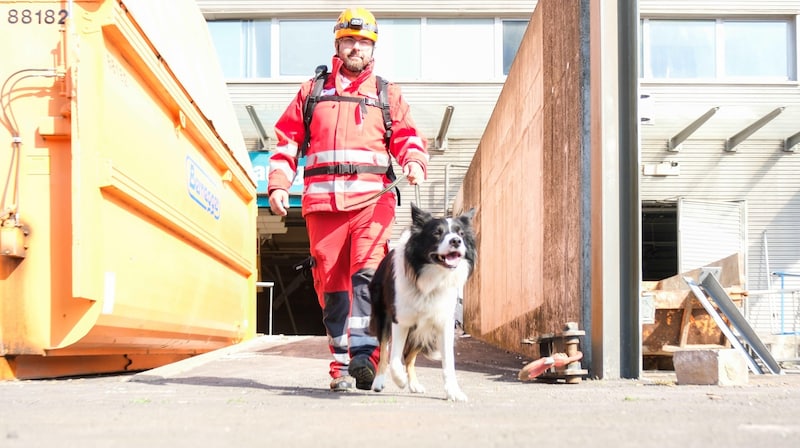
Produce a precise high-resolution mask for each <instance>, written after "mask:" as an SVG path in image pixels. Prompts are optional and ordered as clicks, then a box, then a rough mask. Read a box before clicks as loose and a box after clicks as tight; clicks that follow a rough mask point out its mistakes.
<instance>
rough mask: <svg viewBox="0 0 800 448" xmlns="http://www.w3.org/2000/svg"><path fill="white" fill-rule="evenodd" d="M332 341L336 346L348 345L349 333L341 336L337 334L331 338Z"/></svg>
mask: <svg viewBox="0 0 800 448" xmlns="http://www.w3.org/2000/svg"><path fill="white" fill-rule="evenodd" d="M329 341H330V343H331V345H332V346H334V347H347V335H346V334H343V335H341V336H337V337H335V338H333V337H332V338H330V339H329Z"/></svg>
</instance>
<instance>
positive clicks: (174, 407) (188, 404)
mask: <svg viewBox="0 0 800 448" xmlns="http://www.w3.org/2000/svg"><path fill="white" fill-rule="evenodd" d="M529 361H531V360H530V359H522V358H520V357H519V356H518V355H515V354H512V353H506V352H503V351H501V350H497V349H495V348H493V347H490V346H487V345H486V344H483V343H481V342H479V341H477V340H474V339H469V338H462V339H460V340H459V341H458V343H457V356H456V366H457V376H458V378H459V382H460V384H461V387H462V389H463V390H464V392H465V393H466V394H467V395H468V396H469V402H467V403H452V402H448V401H445V400H444V399H443V397H444V392H443V387H442V378H441V372H440V369H439V366H438V365H437V364H434V363H431V362H429V361H424V362H422V361H421V362H420V364H421V367H420V368H419V369H418V372H419V377H420V381H421V382H422V383H423V384H425V385H426V387H427V390H428V393H427V394H426V395H412V394H409V393H407V392H405V391H401V390H399V389H398V388H397V387H396V386H394V384H389V385H388V386H387V389H386V390H384V391H383V392H381V393H374V392H368V391H357V392H351V393H333V392H330V391H329V390H328V383H329V378H328V377H327V370H328V362H329V354H328V352H327V347H326V341H325V339H324V338H323V337H317V336H315V337H283V336H262V337H259V338H257V339H255V340H253V341H249V342H247V343H244V344H241V345H239V346H235V347H229V348H227V349H223V350H218V351H216V352H212V353H208V354H205V355H200V356H197V357H194V358H191V359H188V360H185V361H182V362H179V363H176V364H171V365H168V366H164V367H161V368H158V369H154V370H150V371H147V372H141V373H138V374H125V375H110V376H100V377H81V378H71V379H60V380H34V381H6V382H0V447H26V448H28V447H148V448H151V447H152V448H156V447H244V446H253V447H262V446H263V447H267V446H269V447H320V446H324V445H327V446H333V445H338V446H348V447H350V446H353V447H356V446H357V447H369V446H384V447H393V446H421V447H445V446H448V447H449V446H458V447H494V446H497V447H506V446H516V447H523V446H531V447H534V446H536V447H538V446H571V447H578V446H583V447H587V446H588V447H610V446H616V447H637V448H639V447H642V446H661V447H695V446H703V447H761V446H768V447H771V448H774V447H797V446H800V373H794V372H796V371H790V372H789V373H787V374H784V375H759V376H756V375H752V374H751V375H750V377H749V381H748V384H747V385H745V386H735V387H722V386H689V385H678V384H676V381H675V376H674V374H671V373H669V372H667V373H664V372H661V373H658V374H646V375H645V376H644V377H643V378H642V379H640V380H589V379H586V380H584V381H582V382H580V383H579V384H552V383H545V382H520V381H519V380H518V379H517V373H518V371H519V369H520V368H521V367H522V366H523V365H524V364H526V363H527V362H529Z"/></svg>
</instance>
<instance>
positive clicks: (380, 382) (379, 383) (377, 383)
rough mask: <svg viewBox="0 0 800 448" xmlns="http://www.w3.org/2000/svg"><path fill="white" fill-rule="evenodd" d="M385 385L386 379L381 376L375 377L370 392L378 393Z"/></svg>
mask: <svg viewBox="0 0 800 448" xmlns="http://www.w3.org/2000/svg"><path fill="white" fill-rule="evenodd" d="M385 385H386V377H384V376H383V375H376V376H375V379H374V380H372V390H373V391H375V392H380V391H382V390H383V388H384V387H385Z"/></svg>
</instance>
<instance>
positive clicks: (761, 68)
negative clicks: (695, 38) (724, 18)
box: [724, 22, 789, 79]
mask: <svg viewBox="0 0 800 448" xmlns="http://www.w3.org/2000/svg"><path fill="white" fill-rule="evenodd" d="M724 30H725V76H728V77H739V76H746V77H770V78H781V79H788V78H789V61H788V60H787V58H788V55H789V49H788V45H789V24H788V23H786V22H725V24H724Z"/></svg>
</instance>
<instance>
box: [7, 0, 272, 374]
mask: <svg viewBox="0 0 800 448" xmlns="http://www.w3.org/2000/svg"><path fill="white" fill-rule="evenodd" d="M192 3H193V2H192ZM0 15H2V17H0V20H2V23H3V25H2V26H0V41H2V42H4V43H5V44H4V50H3V63H2V64H0V84H2V86H3V90H2V92H1V95H2V96H1V97H0V99H1V100H2V104H1V106H2V111H0V122H2V124H3V126H0V179H2V180H3V188H2V189H0V194H2V196H0V229H2V231H0V249H2V250H0V378H2V379H11V378H44V377H55V376H64V375H77V374H89V373H105V372H115V371H122V370H141V369H146V368H151V367H156V366H158V365H162V364H165V363H168V362H172V361H175V360H178V359H182V358H185V357H188V356H192V355H195V354H198V353H202V352H206V351H210V350H213V349H217V348H220V347H223V346H226V345H230V344H233V343H236V342H239V341H242V340H245V339H248V338H251V337H253V336H254V335H255V328H256V322H255V315H256V314H255V301H256V286H255V281H256V277H257V272H256V271H257V267H256V249H257V248H256V245H257V231H256V215H257V205H256V192H255V185H254V183H253V181H252V179H251V178H250V177H249V176H248V174H247V170H246V168H244V167H243V166H242V162H240V161H239V160H238V159H236V158H235V157H234V156H233V155H232V153H231V151H230V149H229V148H228V147H227V146H226V143H225V142H224V141H223V140H222V139H221V138H220V137H219V135H218V133H217V132H216V131H215V129H214V127H213V125H212V122H211V121H210V120H209V119H208V118H207V117H206V116H205V115H204V114H203V112H202V111H201V110H200V109H199V108H198V107H197V105H196V102H195V101H193V99H192V98H191V97H190V96H189V94H188V93H187V90H186V89H185V88H184V87H183V84H182V83H181V80H180V79H178V78H177V77H176V75H175V74H174V73H173V71H172V70H170V67H169V65H168V61H165V60H164V59H163V58H162V57H161V55H160V54H159V53H158V51H157V50H156V49H155V47H154V46H153V45H152V43H151V41H150V40H149V39H148V36H146V35H145V34H144V33H143V32H142V29H141V28H140V27H139V26H138V25H137V23H136V21H135V19H134V18H133V17H131V16H130V15H129V14H128V11H127V9H126V8H125V5H124V2H121V1H114V0H105V1H101V0H98V1H74V2H72V1H71V2H66V1H27V2H25V1H2V0H0ZM165 32H170V30H165ZM172 32H175V33H179V32H180V29H179V27H176V29H175V30H173V31H172ZM176 38H182V39H185V42H186V45H192V38H191V36H176ZM209 57H213V56H209ZM197 75H198V76H202V73H197ZM220 88H221V89H224V85H222V86H220Z"/></svg>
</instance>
